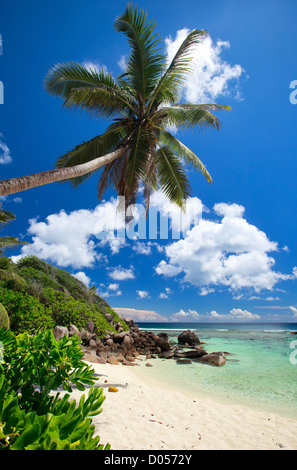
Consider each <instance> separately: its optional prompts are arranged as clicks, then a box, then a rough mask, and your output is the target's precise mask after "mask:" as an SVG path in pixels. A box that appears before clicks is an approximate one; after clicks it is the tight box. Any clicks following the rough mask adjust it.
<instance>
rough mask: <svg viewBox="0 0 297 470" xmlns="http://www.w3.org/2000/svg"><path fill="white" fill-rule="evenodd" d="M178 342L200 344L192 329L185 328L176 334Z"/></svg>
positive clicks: (192, 344)
mask: <svg viewBox="0 0 297 470" xmlns="http://www.w3.org/2000/svg"><path fill="white" fill-rule="evenodd" d="M177 339H178V342H179V343H180V344H185V343H188V345H191V346H195V345H196V344H200V341H199V338H198V336H197V335H196V333H195V332H194V331H192V330H185V331H183V332H182V333H181V334H180V335H179V336H178V338H177Z"/></svg>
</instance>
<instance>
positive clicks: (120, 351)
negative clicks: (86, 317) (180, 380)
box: [53, 318, 226, 367]
mask: <svg viewBox="0 0 297 470" xmlns="http://www.w3.org/2000/svg"><path fill="white" fill-rule="evenodd" d="M124 320H125V322H126V324H127V325H129V330H127V331H124V330H123V328H122V324H121V323H119V324H116V326H117V328H115V326H113V327H114V329H113V331H109V332H108V334H106V335H105V336H103V337H100V338H99V337H97V336H96V334H95V333H94V330H95V329H94V324H93V323H92V322H88V323H87V325H86V327H85V328H82V330H81V331H79V330H78V328H77V327H76V326H75V325H69V326H68V328H66V327H62V326H56V327H55V328H54V330H53V333H54V336H55V338H56V339H57V340H59V339H60V338H62V337H63V336H65V335H67V336H72V335H75V334H76V335H77V336H78V338H79V339H80V340H81V343H82V344H81V347H82V351H83V353H84V360H86V361H89V362H94V363H98V364H106V363H108V364H113V365H118V364H122V365H125V366H135V365H138V364H137V363H135V359H136V358H137V357H138V356H146V359H154V358H160V359H163V360H166V359H174V360H175V361H176V363H177V364H191V363H192V362H193V361H194V362H201V363H204V364H210V365H214V366H218V367H220V366H222V365H224V364H225V362H226V359H225V354H224V352H212V353H208V352H207V351H206V350H205V349H204V348H203V346H202V343H201V342H200V341H199V338H198V336H197V335H196V333H195V332H193V331H192V330H186V331H183V332H182V333H181V334H180V335H179V336H178V344H176V343H173V342H172V341H171V340H170V338H169V336H168V334H166V333H159V334H155V333H153V332H149V331H142V330H140V329H139V327H138V326H137V325H135V323H134V321H133V320H132V319H126V318H125V319H124ZM119 325H121V326H119ZM115 330H116V331H115ZM139 360H142V359H141V358H139ZM147 366H148V367H150V366H151V364H150V363H147Z"/></svg>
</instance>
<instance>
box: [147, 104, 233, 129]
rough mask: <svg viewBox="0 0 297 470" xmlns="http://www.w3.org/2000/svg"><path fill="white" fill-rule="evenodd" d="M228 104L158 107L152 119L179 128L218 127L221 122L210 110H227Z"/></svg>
mask: <svg viewBox="0 0 297 470" xmlns="http://www.w3.org/2000/svg"><path fill="white" fill-rule="evenodd" d="M229 109H230V107H229V106H224V105H215V104H213V105H204V104H201V105H200V104H196V105H190V104H184V105H182V104H181V105H179V104H177V105H173V106H168V107H164V108H161V109H159V111H157V112H156V113H155V114H154V116H153V120H154V121H155V122H158V120H161V121H162V125H163V126H166V125H167V126H176V127H177V128H180V129H190V128H192V127H194V126H197V127H198V128H200V129H201V130H203V129H205V128H208V127H212V128H214V129H220V127H221V123H220V120H219V119H218V117H217V116H215V115H214V114H213V113H212V112H211V110H216V111H218V110H229Z"/></svg>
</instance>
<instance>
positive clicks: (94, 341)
mask: <svg viewBox="0 0 297 470" xmlns="http://www.w3.org/2000/svg"><path fill="white" fill-rule="evenodd" d="M89 346H90V348H97V342H96V340H95V339H90V341H89Z"/></svg>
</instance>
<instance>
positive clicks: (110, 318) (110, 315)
mask: <svg viewBox="0 0 297 470" xmlns="http://www.w3.org/2000/svg"><path fill="white" fill-rule="evenodd" d="M105 318H106V320H107V321H108V323H111V322H112V321H113V316H112V314H111V313H106V315H105Z"/></svg>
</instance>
